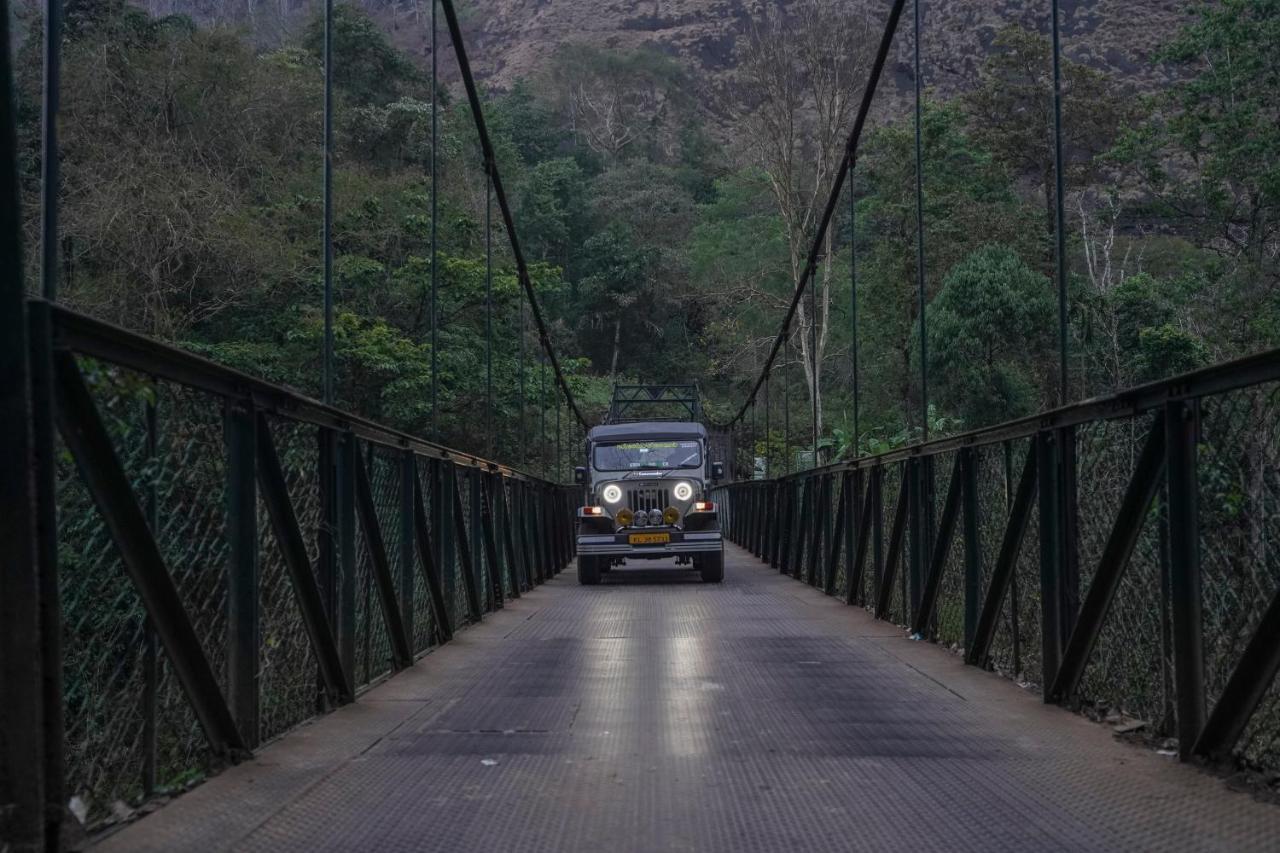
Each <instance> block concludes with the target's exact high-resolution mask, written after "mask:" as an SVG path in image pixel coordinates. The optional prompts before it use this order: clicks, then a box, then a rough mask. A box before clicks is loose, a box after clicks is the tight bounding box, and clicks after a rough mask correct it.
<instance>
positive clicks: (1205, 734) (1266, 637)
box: [1194, 588, 1280, 761]
mask: <svg viewBox="0 0 1280 853" xmlns="http://www.w3.org/2000/svg"><path fill="white" fill-rule="evenodd" d="M1277 671H1280V588H1277V589H1276V592H1275V594H1274V595H1272V596H1271V603H1270V604H1268V605H1267V609H1266V611H1265V612H1263V614H1262V619H1261V620H1260V621H1259V622H1258V627H1257V628H1256V629H1254V632H1253V636H1252V637H1250V638H1249V644H1248V645H1247V646H1245V649H1244V653H1243V654H1241V655H1240V660H1238V661H1237V662H1236V667H1235V669H1234V670H1232V672H1231V677H1230V678H1228V679H1227V685H1226V687H1224V688H1223V690H1222V693H1221V695H1219V696H1218V701H1217V703H1216V704H1215V705H1214V706H1213V712H1212V713H1211V714H1209V720H1208V722H1207V723H1205V726H1204V728H1203V729H1202V730H1201V731H1200V736H1199V737H1198V738H1196V742H1195V749H1194V752H1195V754H1196V755H1201V756H1204V757H1205V758H1208V759H1210V760H1212V761H1226V760H1228V759H1230V758H1231V753H1232V750H1234V749H1235V746H1236V744H1237V743H1238V742H1239V740H1240V736H1241V735H1242V734H1244V730H1245V727H1246V726H1248V725H1249V720H1250V719H1251V718H1252V717H1253V714H1254V712H1255V711H1257V709H1258V706H1259V705H1260V704H1261V703H1262V700H1263V698H1264V697H1265V696H1266V695H1267V691H1268V690H1269V689H1270V688H1271V684H1272V683H1273V682H1274V681H1275V678H1276V672H1277Z"/></svg>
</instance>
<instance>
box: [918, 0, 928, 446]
mask: <svg viewBox="0 0 1280 853" xmlns="http://www.w3.org/2000/svg"><path fill="white" fill-rule="evenodd" d="M920 3H921V0H915V78H916V81H915V82H916V285H917V287H918V289H919V292H920V296H919V299H920V440H921V441H928V440H929V348H928V327H927V326H926V325H925V316H924V315H925V284H924V145H923V143H922V141H921V137H922V130H921V107H920V100H921V89H922V81H921V79H920Z"/></svg>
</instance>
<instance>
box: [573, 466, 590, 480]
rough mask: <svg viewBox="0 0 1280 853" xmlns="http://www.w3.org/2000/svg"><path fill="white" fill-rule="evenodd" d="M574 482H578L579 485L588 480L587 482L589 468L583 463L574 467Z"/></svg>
mask: <svg viewBox="0 0 1280 853" xmlns="http://www.w3.org/2000/svg"><path fill="white" fill-rule="evenodd" d="M573 482H575V483H578V484H579V485H581V484H584V483H586V482H587V469H586V468H583V467H582V466H581V465H579V466H578V467H577V468H574V469H573Z"/></svg>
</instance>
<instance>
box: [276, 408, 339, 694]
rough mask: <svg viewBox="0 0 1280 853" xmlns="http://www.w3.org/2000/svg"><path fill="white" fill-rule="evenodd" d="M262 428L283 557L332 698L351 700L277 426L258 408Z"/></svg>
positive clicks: (314, 652) (313, 650)
mask: <svg viewBox="0 0 1280 853" xmlns="http://www.w3.org/2000/svg"><path fill="white" fill-rule="evenodd" d="M256 432H257V446H258V459H257V462H258V464H257V469H258V484H259V485H260V486H261V487H262V501H263V503H264V504H266V507H267V517H268V518H269V519H270V520H271V529H272V531H273V532H274V533H275V538H276V543H277V544H278V545H279V547H280V556H281V558H282V560H283V561H284V564H285V568H286V569H288V571H289V580H290V582H291V584H292V586H293V594H294V598H295V599H297V602H298V612H299V613H300V614H301V616H302V623H303V626H304V627H305V628H306V631H307V637H308V639H309V640H310V641H311V651H312V653H313V654H314V655H315V658H316V663H317V664H318V665H319V667H320V677H321V679H322V680H323V682H324V686H325V690H326V692H327V693H328V694H329V699H330V702H339V703H340V702H349V701H351V699H352V698H353V697H354V695H355V692H354V691H353V690H352V688H351V682H350V681H349V680H348V678H347V670H345V669H344V668H343V666H342V657H341V653H340V652H339V649H338V643H337V640H336V639H335V637H334V632H333V630H332V628H331V627H330V623H329V620H328V619H326V618H325V614H324V603H323V600H322V599H321V596H320V589H319V587H318V586H317V585H316V581H315V575H314V574H313V572H312V569H311V564H310V561H309V560H308V559H307V546H306V543H305V542H304V540H303V538H302V529H301V528H300V527H299V526H298V517H297V515H296V514H295V512H294V509H293V502H292V501H291V500H290V499H289V487H288V484H287V483H286V482H285V477H284V469H283V468H282V467H281V466H280V456H279V455H278V454H277V453H276V447H275V442H274V441H273V440H272V438H271V425H270V424H269V423H268V422H267V420H266V416H265V415H263V414H262V413H261V412H259V413H258V426H257V430H256Z"/></svg>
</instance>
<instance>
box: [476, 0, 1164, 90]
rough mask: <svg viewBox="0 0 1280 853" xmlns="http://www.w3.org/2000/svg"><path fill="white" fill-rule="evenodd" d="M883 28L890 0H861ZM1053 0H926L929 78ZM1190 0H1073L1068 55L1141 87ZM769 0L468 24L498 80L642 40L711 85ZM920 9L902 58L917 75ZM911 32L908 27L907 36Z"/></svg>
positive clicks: (482, 7) (530, 15)
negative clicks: (913, 43)
mask: <svg viewBox="0 0 1280 853" xmlns="http://www.w3.org/2000/svg"><path fill="white" fill-rule="evenodd" d="M855 3H856V4H857V5H860V6H861V7H862V9H863V11H864V13H865V14H867V15H868V17H869V19H870V20H871V21H872V22H873V27H872V28H873V29H874V31H875V32H876V33H878V32H879V31H880V28H881V26H882V23H881V22H882V21H883V18H884V15H885V10H886V8H887V3H886V2H884V0H855ZM1047 5H1048V4H1047V3H1046V2H1044V0H926V4H925V29H926V36H925V65H926V71H925V78H926V83H927V85H930V86H935V87H937V88H939V89H941V90H942V91H944V92H952V91H955V90H957V89H961V88H964V87H966V86H967V84H968V82H969V81H971V80H972V79H973V77H974V72H975V69H976V68H977V66H978V65H979V63H980V62H981V61H982V58H983V56H984V55H985V53H986V50H987V48H988V46H989V45H990V42H991V40H992V38H993V37H994V35H995V33H996V32H997V31H998V30H999V29H1000V28H1001V27H1003V26H1006V25H1008V24H1010V23H1019V24H1022V25H1025V26H1035V25H1036V24H1037V18H1038V19H1039V23H1040V25H1041V27H1042V28H1043V27H1044V26H1046V24H1045V22H1044V11H1043V10H1044V8H1045V7H1046V6H1047ZM1185 7H1186V3H1185V2H1183V0H1063V3H1062V9H1063V40H1064V50H1065V52H1066V53H1067V55H1068V56H1070V57H1071V58H1073V59H1076V60H1077V61H1081V62H1084V63H1087V64H1089V65H1091V66H1093V67H1096V68H1099V69H1103V70H1107V71H1109V72H1113V73H1115V74H1117V75H1118V76H1120V77H1121V78H1123V79H1127V80H1128V81H1130V82H1132V83H1133V84H1135V85H1136V86H1137V87H1138V88H1144V89H1145V88H1150V87H1151V86H1153V85H1155V84H1157V83H1158V82H1159V77H1158V74H1157V73H1156V72H1155V71H1154V70H1153V69H1152V68H1151V64H1150V61H1149V60H1150V56H1151V53H1152V50H1153V49H1154V47H1155V46H1157V45H1158V44H1160V43H1161V42H1162V41H1163V40H1165V39H1166V38H1167V37H1168V36H1169V35H1170V34H1171V33H1172V32H1173V31H1174V29H1175V28H1176V26H1177V25H1178V23H1179V21H1180V20H1181V19H1182V18H1183V16H1184V12H1183V10H1184V9H1185ZM762 8H763V4H762V3H761V2H759V0H647V2H645V0H487V2H484V3H483V4H481V3H479V2H472V3H470V4H469V7H468V11H467V27H468V31H469V36H470V40H471V44H472V48H471V52H472V59H473V65H474V66H475V69H476V72H477V74H479V75H480V76H482V77H483V78H485V79H486V80H488V81H489V82H490V83H491V85H493V86H494V87H495V88H505V87H507V86H509V85H510V84H511V83H512V82H513V81H514V80H516V79H519V78H521V77H531V76H536V74H537V72H538V71H539V69H541V68H542V67H544V65H545V63H546V62H547V60H548V59H549V57H550V56H551V55H552V54H553V53H554V52H555V50H556V49H557V47H559V46H560V45H562V44H566V43H570V42H582V43H586V44H589V45H592V46H595V47H605V48H620V49H634V48H638V47H642V46H649V47H656V48H657V49H659V50H661V51H663V52H666V53H669V54H671V55H674V56H677V57H679V58H680V59H681V61H682V62H683V63H684V64H685V65H686V67H687V68H688V69H689V70H690V72H692V74H693V76H694V78H695V79H696V80H698V81H699V84H700V86H701V87H703V88H704V89H708V88H711V87H716V86H719V85H723V84H725V83H728V82H730V81H732V79H733V72H734V63H735V55H736V51H735V47H736V45H737V44H738V42H739V40H740V39H742V38H744V37H745V35H746V34H747V33H748V32H749V30H750V27H751V21H752V20H753V18H758V17H759V15H760V14H761V9H762ZM909 23H910V18H909V17H907V18H904V20H903V30H902V32H901V33H900V34H899V35H900V38H899V42H898V50H897V52H896V57H895V60H896V61H895V64H894V66H893V67H892V69H891V70H892V72H893V75H894V79H895V80H896V81H897V84H898V86H899V87H900V88H906V87H909V85H910V80H911V77H910V60H911V54H910V37H909V32H910V31H909ZM903 36H906V37H905V38H904V37H903Z"/></svg>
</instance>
